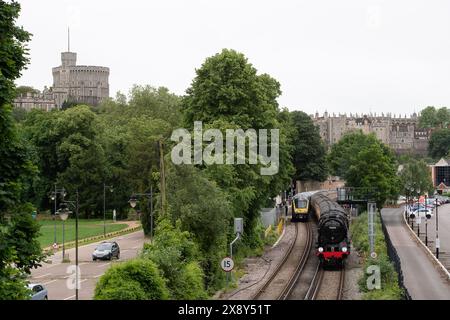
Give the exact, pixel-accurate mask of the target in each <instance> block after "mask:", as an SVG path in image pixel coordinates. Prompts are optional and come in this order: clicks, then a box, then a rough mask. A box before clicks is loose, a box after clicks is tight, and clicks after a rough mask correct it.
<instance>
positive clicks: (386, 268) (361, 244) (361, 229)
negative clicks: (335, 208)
mask: <svg viewBox="0 0 450 320" xmlns="http://www.w3.org/2000/svg"><path fill="white" fill-rule="evenodd" d="M350 230H351V236H352V243H353V246H354V247H355V249H356V250H358V252H359V253H360V255H361V256H362V258H363V261H364V270H367V268H368V267H369V266H377V267H379V268H380V276H381V279H380V280H381V288H380V289H373V290H370V289H369V288H368V286H367V280H368V277H369V275H370V274H368V273H366V272H364V273H363V275H362V277H361V278H360V279H359V281H358V284H359V288H360V291H361V292H363V299H365V300H399V299H402V298H403V290H402V289H401V288H400V287H399V283H398V274H397V272H396V271H395V268H394V265H393V264H392V262H391V261H390V260H389V256H388V254H387V247H386V241H385V239H384V234H383V230H382V228H381V221H380V216H379V214H376V215H375V225H374V230H375V247H374V251H375V253H376V254H377V257H376V258H372V257H371V256H370V243H369V238H368V236H367V235H368V223H367V212H365V213H363V214H361V215H360V216H359V217H358V218H357V219H356V220H355V221H353V223H352V225H351V227H350Z"/></svg>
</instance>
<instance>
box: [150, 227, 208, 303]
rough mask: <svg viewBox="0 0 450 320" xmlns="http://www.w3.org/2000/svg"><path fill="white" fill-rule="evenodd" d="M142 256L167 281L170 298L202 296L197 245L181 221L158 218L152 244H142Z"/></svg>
mask: <svg viewBox="0 0 450 320" xmlns="http://www.w3.org/2000/svg"><path fill="white" fill-rule="evenodd" d="M142 256H143V258H144V259H149V260H151V261H154V262H155V263H156V264H157V265H158V267H159V268H160V270H161V272H162V275H163V276H164V278H165V279H166V280H167V288H168V289H169V291H170V297H171V298H172V299H202V298H206V292H205V289H204V283H203V277H204V275H203V271H202V270H201V268H200V266H199V265H198V262H197V260H198V258H200V256H199V254H198V248H197V245H196V243H195V242H194V241H193V240H192V239H191V234H190V233H189V232H188V231H182V230H181V223H180V222H177V223H176V224H175V226H174V225H172V223H171V221H169V220H168V219H165V218H163V219H161V220H160V221H159V222H158V228H157V230H156V233H155V237H154V241H153V243H151V244H149V243H146V244H145V245H144V251H143V255H142Z"/></svg>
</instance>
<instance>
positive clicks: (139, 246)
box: [133, 246, 141, 249]
mask: <svg viewBox="0 0 450 320" xmlns="http://www.w3.org/2000/svg"><path fill="white" fill-rule="evenodd" d="M138 248H141V246H136V247H133V249H138Z"/></svg>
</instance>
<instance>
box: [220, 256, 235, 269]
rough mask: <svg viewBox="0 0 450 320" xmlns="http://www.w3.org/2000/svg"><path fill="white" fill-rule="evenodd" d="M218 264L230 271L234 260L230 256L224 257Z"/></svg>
mask: <svg viewBox="0 0 450 320" xmlns="http://www.w3.org/2000/svg"><path fill="white" fill-rule="evenodd" d="M220 266H221V268H222V270H223V271H225V272H230V271H231V270H233V268H234V261H233V259H231V258H230V257H225V258H223V259H222V261H221V262H220Z"/></svg>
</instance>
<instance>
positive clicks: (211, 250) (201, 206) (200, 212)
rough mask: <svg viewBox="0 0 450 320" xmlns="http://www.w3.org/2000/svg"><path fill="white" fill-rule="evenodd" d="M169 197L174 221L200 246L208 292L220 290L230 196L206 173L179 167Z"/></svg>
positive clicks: (174, 168) (173, 171) (169, 177)
mask: <svg viewBox="0 0 450 320" xmlns="http://www.w3.org/2000/svg"><path fill="white" fill-rule="evenodd" d="M180 186H183V187H180ZM167 195H168V199H167V200H168V204H169V212H170V214H171V216H172V219H173V220H174V221H175V220H179V221H180V222H181V227H182V229H183V230H187V231H189V232H190V233H191V234H192V235H193V238H194V240H195V241H196V243H198V244H199V249H200V252H201V254H202V256H203V257H204V259H203V263H202V267H203V269H204V271H205V277H206V284H207V286H208V288H211V287H212V288H214V287H217V285H218V284H220V280H221V279H222V275H223V271H221V270H220V267H219V261H220V259H221V258H223V256H225V255H226V252H227V232H228V226H229V221H230V219H231V217H232V209H231V204H230V201H229V200H228V198H227V194H225V193H224V192H223V191H222V190H221V189H220V188H219V187H218V186H217V184H216V183H215V182H213V181H210V180H209V179H208V178H207V176H206V174H205V173H204V172H203V171H200V170H198V169H197V168H195V167H193V166H189V165H178V166H171V167H170V168H169V170H168V173H167Z"/></svg>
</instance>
